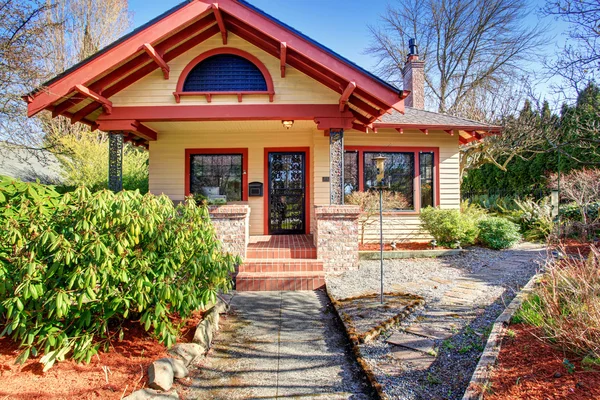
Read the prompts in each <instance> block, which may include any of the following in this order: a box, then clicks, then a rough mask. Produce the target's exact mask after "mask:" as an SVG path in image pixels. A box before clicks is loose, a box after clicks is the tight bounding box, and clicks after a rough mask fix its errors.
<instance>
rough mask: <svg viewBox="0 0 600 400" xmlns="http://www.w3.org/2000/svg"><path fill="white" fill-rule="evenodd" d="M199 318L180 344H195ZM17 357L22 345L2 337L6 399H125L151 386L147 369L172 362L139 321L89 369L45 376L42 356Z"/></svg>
mask: <svg viewBox="0 0 600 400" xmlns="http://www.w3.org/2000/svg"><path fill="white" fill-rule="evenodd" d="M201 319H202V313H201V312H196V313H195V314H194V316H193V318H190V319H188V320H187V321H186V323H185V325H184V326H183V328H182V329H181V331H180V337H181V341H182V342H191V340H192V338H193V336H194V331H195V328H196V325H198V322H199V321H200V320H201ZM19 353H20V350H19V346H18V343H15V342H13V341H12V340H11V339H10V338H9V337H3V338H0V398H2V399H6V400H9V399H24V400H30V399H44V400H48V399H72V398H77V399H82V400H84V399H121V398H122V397H125V396H127V395H129V394H131V393H132V392H134V391H135V390H138V389H141V388H144V387H147V386H148V385H147V384H148V374H147V371H148V366H149V365H150V364H151V363H152V362H153V361H155V360H156V359H159V358H163V357H168V354H167V348H166V347H165V346H164V345H162V344H161V343H159V342H158V341H156V340H155V339H153V338H151V337H150V336H149V335H148V332H146V331H144V328H143V327H142V326H141V325H140V324H139V323H138V322H129V323H126V324H124V338H123V340H122V341H118V340H115V341H114V342H113V343H112V346H111V349H110V351H109V352H108V353H104V352H102V351H100V352H99V353H98V355H97V356H94V357H93V358H92V360H91V362H90V363H89V364H78V363H76V362H74V361H71V360H65V361H63V362H59V363H56V364H55V365H54V366H53V367H52V368H51V369H50V370H48V371H47V372H42V369H43V366H42V364H40V362H39V357H38V358H34V357H31V358H30V359H29V360H27V362H25V364H24V365H15V359H16V358H17V356H18V355H19ZM105 371H106V372H105Z"/></svg>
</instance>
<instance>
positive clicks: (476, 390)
mask: <svg viewBox="0 0 600 400" xmlns="http://www.w3.org/2000/svg"><path fill="white" fill-rule="evenodd" d="M540 276H541V274H539V273H538V274H536V275H534V276H533V277H531V279H530V280H529V282H527V284H526V285H525V286H524V287H523V289H521V291H519V293H518V294H517V295H516V296H515V298H514V299H512V301H511V302H510V304H509V305H508V307H506V309H505V310H504V311H503V312H502V314H500V316H499V317H498V318H496V321H495V322H494V325H493V327H492V331H491V332H490V336H489V337H488V340H487V344H486V345H485V349H484V350H483V353H482V354H481V358H480V359H479V362H478V363H477V367H476V368H475V371H474V372H473V375H472V377H471V381H470V382H469V386H468V387H467V390H466V391H465V394H464V395H463V398H462V400H481V399H483V395H484V393H485V390H486V387H487V386H488V385H489V382H490V378H491V375H492V371H493V368H494V366H495V365H496V361H497V359H498V355H499V353H500V347H501V346H502V338H503V337H504V331H505V330H506V328H507V327H508V326H509V324H510V320H511V318H512V316H513V315H514V313H515V312H516V311H517V310H518V309H519V307H521V304H522V303H523V301H524V300H525V298H526V297H527V296H528V295H529V294H530V293H531V292H532V291H533V287H534V285H535V283H536V282H537V281H538V279H539V277H540Z"/></svg>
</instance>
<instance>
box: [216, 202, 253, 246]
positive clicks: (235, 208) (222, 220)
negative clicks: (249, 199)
mask: <svg viewBox="0 0 600 400" xmlns="http://www.w3.org/2000/svg"><path fill="white" fill-rule="evenodd" d="M208 212H209V213H210V219H211V221H212V223H213V226H214V227H215V230H216V231H217V237H218V238H219V240H220V241H221V242H222V243H223V249H224V250H225V251H227V252H229V253H231V254H234V255H237V256H240V257H242V258H245V257H246V249H247V248H248V238H249V236H250V223H249V222H250V207H249V206H246V205H233V204H232V205H224V206H209V207H208Z"/></svg>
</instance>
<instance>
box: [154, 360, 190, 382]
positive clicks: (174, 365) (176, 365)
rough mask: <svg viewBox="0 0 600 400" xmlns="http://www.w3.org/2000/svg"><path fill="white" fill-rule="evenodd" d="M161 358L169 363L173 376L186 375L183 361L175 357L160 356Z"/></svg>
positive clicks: (180, 376) (179, 377) (187, 372)
mask: <svg viewBox="0 0 600 400" xmlns="http://www.w3.org/2000/svg"><path fill="white" fill-rule="evenodd" d="M161 360H165V361H166V362H168V363H169V364H171V369H172V370H173V376H174V377H175V378H177V379H181V378H185V377H186V376H188V374H189V371H188V369H187V368H186V366H185V363H184V362H183V361H181V360H178V359H176V358H162V359H161Z"/></svg>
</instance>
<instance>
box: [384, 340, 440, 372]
mask: <svg viewBox="0 0 600 400" xmlns="http://www.w3.org/2000/svg"><path fill="white" fill-rule="evenodd" d="M391 352H392V357H393V358H395V359H396V360H399V361H401V362H403V363H407V364H409V365H410V367H412V369H414V370H416V371H425V370H428V369H429V367H430V366H431V364H433V362H434V361H435V357H434V356H432V355H429V354H424V353H421V352H420V351H414V350H410V349H407V348H404V347H401V346H393V347H392V350H391Z"/></svg>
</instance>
